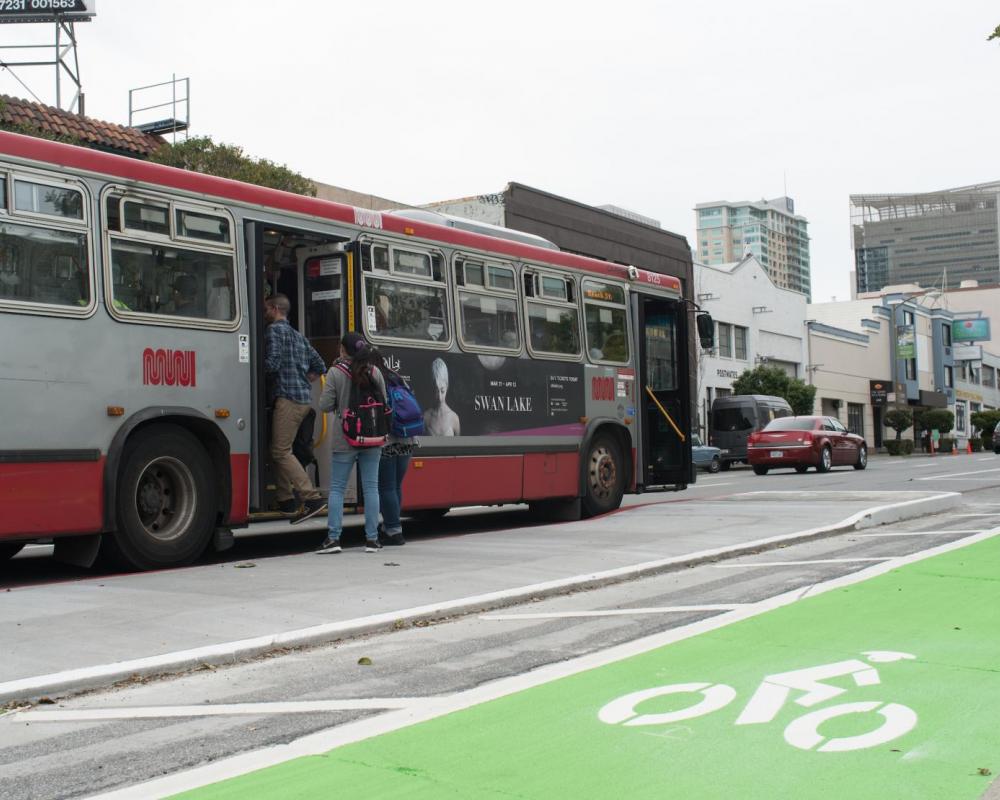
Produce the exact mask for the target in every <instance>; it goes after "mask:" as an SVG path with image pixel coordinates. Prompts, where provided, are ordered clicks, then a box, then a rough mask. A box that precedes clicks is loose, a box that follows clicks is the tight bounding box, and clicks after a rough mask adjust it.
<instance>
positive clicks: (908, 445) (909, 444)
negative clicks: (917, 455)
mask: <svg viewBox="0 0 1000 800" xmlns="http://www.w3.org/2000/svg"><path fill="white" fill-rule="evenodd" d="M900 444H901V445H902V446H903V455H904V456H908V455H911V454H912V453H913V440H912V439H903V440H901V441H900Z"/></svg>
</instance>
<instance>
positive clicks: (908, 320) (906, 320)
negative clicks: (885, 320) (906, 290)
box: [903, 311, 913, 325]
mask: <svg viewBox="0 0 1000 800" xmlns="http://www.w3.org/2000/svg"><path fill="white" fill-rule="evenodd" d="M903 324H904V325H912V324H913V312H912V311H904V312H903Z"/></svg>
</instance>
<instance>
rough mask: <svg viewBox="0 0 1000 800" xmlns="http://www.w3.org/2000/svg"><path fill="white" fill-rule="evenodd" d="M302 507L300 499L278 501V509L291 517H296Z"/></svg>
mask: <svg viewBox="0 0 1000 800" xmlns="http://www.w3.org/2000/svg"><path fill="white" fill-rule="evenodd" d="M301 508H302V507H301V506H300V505H299V501H298V500H279V501H278V511H280V512H281V513H282V514H286V515H287V516H289V517H294V516H295V515H296V514H298V513H299V510H300V509H301Z"/></svg>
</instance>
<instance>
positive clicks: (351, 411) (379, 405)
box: [335, 364, 392, 447]
mask: <svg viewBox="0 0 1000 800" xmlns="http://www.w3.org/2000/svg"><path fill="white" fill-rule="evenodd" d="M335 366H336V367H337V368H338V369H339V370H340V371H341V372H343V373H344V374H345V375H347V377H348V379H350V381H351V393H350V396H349V397H348V400H347V404H346V405H345V406H343V407H342V408H343V411H342V412H341V415H340V416H341V419H342V421H343V422H342V426H343V431H344V438H345V439H346V440H347V443H348V444H349V445H351V447H381V446H382V445H384V444H385V440H386V437H388V435H389V425H390V423H391V422H392V409H391V408H390V407H389V406H388V404H387V403H386V402H385V398H384V397H383V396H382V392H381V391H380V390H379V388H378V386H377V385H376V384H375V381H374V380H373V381H372V382H371V383H370V384H369V385H368V386H367V387H365V388H362V387H361V386H359V385H358V384H356V383H355V382H354V380H353V377H352V376H351V370H350V368H349V367H347V366H346V365H344V364H336V365H335Z"/></svg>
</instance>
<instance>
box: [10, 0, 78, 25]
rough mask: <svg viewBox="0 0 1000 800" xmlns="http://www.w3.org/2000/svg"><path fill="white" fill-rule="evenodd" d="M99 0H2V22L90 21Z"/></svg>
mask: <svg viewBox="0 0 1000 800" xmlns="http://www.w3.org/2000/svg"><path fill="white" fill-rule="evenodd" d="M96 3H97V0H0V23H4V22H90V20H91V19H93V17H94V15H95V14H96V13H97V10H96V8H95V5H96Z"/></svg>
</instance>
